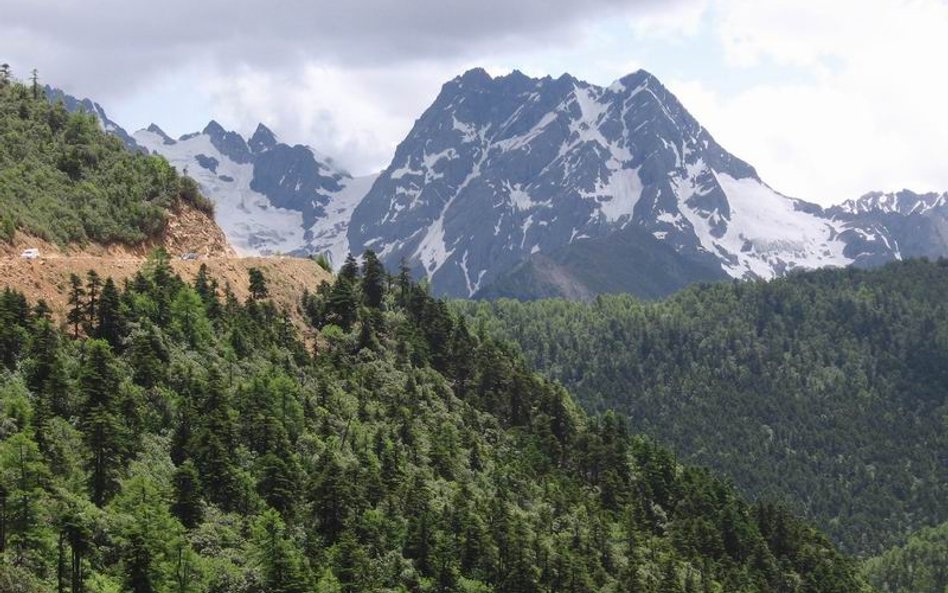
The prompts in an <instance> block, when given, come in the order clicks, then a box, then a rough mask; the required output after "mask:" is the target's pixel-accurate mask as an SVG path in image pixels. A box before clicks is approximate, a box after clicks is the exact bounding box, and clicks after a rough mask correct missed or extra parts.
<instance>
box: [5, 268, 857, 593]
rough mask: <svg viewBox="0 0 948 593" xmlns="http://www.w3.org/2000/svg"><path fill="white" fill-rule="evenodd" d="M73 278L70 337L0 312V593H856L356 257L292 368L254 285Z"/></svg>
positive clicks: (758, 518) (768, 522) (840, 577)
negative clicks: (238, 291)
mask: <svg viewBox="0 0 948 593" xmlns="http://www.w3.org/2000/svg"><path fill="white" fill-rule="evenodd" d="M76 280H77V282H76V287H77V288H76V289H75V298H74V299H73V300H74V303H75V306H74V308H73V311H72V312H71V314H70V317H69V318H70V321H71V323H70V326H69V328H68V333H65V332H64V331H61V330H59V329H57V328H56V327H55V325H54V324H52V323H51V322H50V321H49V319H48V318H47V317H46V315H47V314H46V310H45V308H44V307H43V306H42V305H39V304H33V303H26V302H25V301H24V299H23V298H22V297H21V296H19V295H18V294H16V293H13V292H9V291H7V292H5V293H3V294H2V296H0V320H2V323H0V364H2V368H3V372H2V375H0V477H2V480H0V485H2V488H0V526H2V529H0V533H2V534H3V537H2V538H0V590H2V591H23V592H52V591H71V592H73V593H76V592H78V591H85V592H86V593H100V592H101V593H106V592H119V591H130V592H134V593H147V592H168V593H176V592H181V591H185V592H198V591H200V592H205V591H206V592H247V593H251V592H254V593H263V592H268V593H302V592H315V591H318V592H346V593H354V592H357V591H358V592H363V591H378V592H382V591H404V592H408V591H412V592H414V591H418V592H426V591H432V592H434V591H438V592H443V591H463V592H489V591H496V592H498V593H499V592H504V593H519V592H546V591H574V592H587V591H616V592H619V591H622V592H629V591H644V592H656V593H666V592H668V593H673V592H691V591H711V592H723V591H747V592H754V591H760V592H771V591H800V592H812V593H817V592H836V593H852V592H854V591H863V590H867V587H866V586H865V585H864V584H863V582H862V581H861V580H860V579H859V577H858V576H856V575H857V570H856V566H855V564H854V563H853V562H852V561H850V560H847V559H846V558H845V557H843V556H842V555H841V554H840V553H839V552H837V551H836V550H835V549H834V548H833V546H832V545H831V544H830V543H829V542H828V540H827V539H826V538H825V537H824V536H822V535H820V534H819V533H818V532H817V531H815V530H814V529H813V528H811V527H809V526H807V525H806V524H804V523H802V522H801V521H799V520H798V519H795V518H794V517H793V516H792V515H790V514H789V513H788V512H787V511H785V510H783V509H781V508H780V507H777V506H774V505H771V504H760V505H749V504H747V503H745V502H743V501H742V500H741V499H740V497H739V496H738V495H737V494H736V493H735V491H734V490H733V489H732V488H731V487H730V486H728V485H727V484H726V483H725V482H722V481H721V480H718V479H716V478H714V477H712V476H711V475H709V473H708V472H707V471H705V470H701V469H697V468H694V467H690V466H685V465H681V464H679V463H678V462H677V461H676V460H675V458H674V457H673V456H672V454H671V453H669V452H668V451H667V450H665V449H662V448H660V447H658V446H656V445H654V444H652V443H651V442H650V441H649V440H647V439H645V438H642V437H635V436H631V435H630V434H629V430H628V427H627V426H626V424H625V423H624V422H623V421H622V420H620V418H619V417H617V416H613V415H605V416H603V417H602V418H600V419H597V420H591V419H589V418H587V417H586V416H585V415H584V414H583V413H582V412H581V411H580V410H579V409H578V408H577V407H576V406H574V404H573V402H572V400H571V399H570V398H569V396H568V395H567V394H566V392H565V391H563V390H562V389H561V388H559V387H557V386H555V385H553V384H552V383H550V382H549V381H546V380H544V379H541V378H540V377H539V376H537V375H535V374H533V373H531V372H530V371H528V370H527V367H526V366H525V364H524V362H523V361H522V360H521V359H520V358H519V357H518V356H517V355H515V354H513V353H512V352H511V351H510V350H509V349H507V348H506V347H504V346H503V345H501V344H500V343H498V342H496V341H494V340H492V339H490V338H488V337H485V336H482V335H478V334H477V333H476V332H471V331H469V330H468V328H467V325H466V324H465V323H464V321H463V319H460V318H458V317H456V316H455V315H453V314H451V313H450V312H449V310H448V307H447V305H446V304H445V303H443V302H440V301H436V300H434V299H432V298H431V297H429V296H428V294H427V292H426V291H425V290H424V289H423V288H420V287H419V286H416V285H413V284H411V283H410V282H409V281H408V279H407V276H402V277H400V278H398V279H390V278H387V277H386V276H385V274H384V273H383V272H382V271H381V270H380V268H379V266H378V264H377V261H376V260H375V259H374V258H373V257H371V256H369V257H368V258H367V260H366V265H365V267H364V268H363V269H362V270H360V269H359V268H357V267H356V265H355V263H354V262H352V261H350V262H349V263H348V264H347V265H346V266H345V267H344V268H343V269H342V271H341V272H340V274H339V276H338V278H337V279H336V281H335V282H334V284H333V285H332V286H330V285H328V284H323V285H322V286H321V287H319V288H318V290H315V292H313V293H312V294H310V295H307V296H306V298H305V299H304V303H303V312H304V313H305V315H306V316H307V318H309V319H310V320H311V321H312V323H313V324H314V326H315V327H317V328H319V330H320V337H319V339H318V340H316V341H315V342H313V341H311V342H310V343H309V345H308V346H307V345H304V343H303V342H301V341H300V339H299V337H298V336H297V334H296V333H295V330H294V329H293V326H292V325H291V323H290V322H289V320H288V318H287V316H286V314H285V313H282V312H280V311H278V310H276V309H275V308H274V306H273V305H272V304H271V303H270V301H269V300H268V299H267V293H268V287H267V281H266V278H265V277H264V276H263V275H261V274H258V273H254V274H252V277H251V278H250V279H249V280H250V281H251V282H252V284H251V289H252V294H253V297H252V298H251V299H250V300H248V302H246V303H239V302H237V301H236V299H235V298H234V297H233V295H232V294H231V293H230V292H229V291H227V290H226V289H225V290H223V291H222V290H221V289H220V287H218V286H216V285H215V283H214V282H213V280H212V279H209V278H207V276H206V275H204V274H202V275H200V276H199V277H198V278H197V280H196V281H195V283H194V285H193V286H192V285H187V284H185V283H183V282H182V281H181V280H179V279H177V278H175V277H173V276H172V275H171V272H170V269H169V267H168V264H167V260H166V259H164V258H162V257H157V258H155V259H153V260H152V261H151V262H150V263H149V264H148V265H147V266H146V268H145V270H144V271H143V272H142V273H140V274H139V275H138V276H137V277H135V278H134V279H132V281H130V282H129V283H128V284H127V286H125V287H123V288H118V287H116V286H115V285H114V284H112V283H111V282H108V281H106V282H105V283H103V282H102V281H101V279H98V278H95V277H92V278H90V279H89V281H88V286H87V289H85V290H84V294H82V292H81V291H80V290H79V289H80V288H82V285H83V282H78V279H76ZM315 288H316V287H314V289H315ZM93 294H94V295H95V298H93V296H92V295H93ZM73 332H76V333H77V334H78V335H79V336H80V337H79V338H73V337H72V335H73ZM83 336H88V337H83ZM314 351H317V352H318V354H317V355H316V356H314Z"/></svg>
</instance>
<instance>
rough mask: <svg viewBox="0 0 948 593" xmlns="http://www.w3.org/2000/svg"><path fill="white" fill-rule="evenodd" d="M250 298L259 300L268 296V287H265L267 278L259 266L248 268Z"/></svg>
mask: <svg viewBox="0 0 948 593" xmlns="http://www.w3.org/2000/svg"><path fill="white" fill-rule="evenodd" d="M249 276H250V298H251V299H253V300H255V301H260V300H263V299H265V298H267V297H268V296H270V289H269V288H268V287H267V278H266V276H264V275H263V272H262V271H261V270H260V268H250V271H249Z"/></svg>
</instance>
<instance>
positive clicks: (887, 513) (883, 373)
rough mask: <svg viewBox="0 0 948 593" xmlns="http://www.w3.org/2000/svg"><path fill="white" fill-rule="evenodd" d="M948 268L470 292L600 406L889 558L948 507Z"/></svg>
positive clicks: (470, 307)
mask: <svg viewBox="0 0 948 593" xmlns="http://www.w3.org/2000/svg"><path fill="white" fill-rule="evenodd" d="M946 293H948V263H946V262H938V263H930V262H926V261H909V262H904V263H898V264H893V265H890V266H888V267H886V268H884V269H879V270H874V271H863V270H855V269H847V270H823V271H817V272H812V273H807V274H793V275H791V276H789V277H787V278H784V279H781V280H777V281H773V282H742V283H733V284H715V285H709V286H697V287H693V288H690V289H688V290H685V291H684V292H681V293H679V294H677V295H676V296H674V297H672V298H669V299H668V300H666V301H663V302H658V303H645V302H641V301H638V300H636V299H634V298H632V297H629V296H602V297H599V298H597V299H596V300H595V301H594V302H592V303H588V304H583V303H576V302H567V301H562V300H549V301H540V302H532V303H519V302H515V301H506V300H502V301H497V302H494V303H457V308H458V309H460V310H463V311H465V312H467V313H468V314H469V315H470V316H472V317H473V319H474V320H473V321H472V324H475V325H477V326H483V327H484V328H486V329H488V330H489V333H491V334H492V335H495V336H498V337H500V338H504V339H509V340H512V341H513V342H515V343H516V344H517V345H519V347H520V348H522V350H523V352H524V354H525V355H526V357H527V359H528V360H529V361H530V362H531V363H532V364H534V365H535V366H536V368H538V369H541V370H542V372H543V373H545V374H546V376H548V377H550V378H552V379H554V380H557V381H559V382H561V383H562V384H563V385H565V386H566V387H567V388H568V389H570V390H571V391H572V392H573V393H574V394H575V395H576V397H577V398H578V400H579V401H580V402H581V403H582V404H583V405H584V407H586V408H587V409H588V410H590V411H592V412H602V411H604V410H609V409H615V410H617V411H621V412H623V413H625V414H627V415H628V416H629V417H630V419H631V421H632V424H633V426H635V427H636V429H637V430H639V431H642V432H644V433H646V434H648V435H650V436H652V437H654V438H656V439H657V440H658V441H660V442H663V443H667V444H669V445H671V446H673V447H674V448H675V450H676V451H678V452H680V453H681V454H683V455H684V456H685V458H686V459H687V460H688V461H690V462H692V463H697V464H700V465H704V466H710V467H712V468H715V469H716V470H719V471H721V472H722V473H724V474H725V475H728V476H730V477H731V478H733V480H734V481H735V483H736V484H737V485H738V486H739V487H740V488H741V489H742V490H743V491H744V492H745V493H746V494H749V495H751V496H753V497H763V498H771V499H778V500H784V501H786V502H787V503H788V504H790V505H791V506H792V507H793V508H795V509H796V510H798V511H800V512H806V513H807V514H808V515H809V516H810V517H812V518H814V519H815V520H817V521H818V523H819V525H820V526H821V527H822V528H823V529H825V530H826V531H827V532H828V533H830V534H831V535H832V536H833V538H834V539H835V540H836V541H837V542H838V543H840V544H841V545H843V546H844V547H845V548H847V549H849V550H851V551H855V552H859V553H876V552H877V551H879V550H881V549H883V548H884V547H886V546H888V545H892V544H893V543H895V542H898V541H900V540H901V539H902V538H904V537H906V536H907V535H908V533H909V532H910V531H912V530H914V529H917V528H919V527H920V526H922V525H925V524H929V523H937V522H939V521H944V520H946V519H948V465H946V464H945V459H944V454H945V451H948V431H946V430H945V424H944V419H945V418H946V417H948V416H946V414H948V400H946V398H945V386H946V385H948V302H946V301H945V298H944V295H945V294H946Z"/></svg>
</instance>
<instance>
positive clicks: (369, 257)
mask: <svg viewBox="0 0 948 593" xmlns="http://www.w3.org/2000/svg"><path fill="white" fill-rule="evenodd" d="M386 284H387V278H386V274H385V268H383V267H382V264H381V262H379V259H378V257H376V255H375V252H374V251H372V250H371V249H367V250H366V251H365V253H364V254H362V295H363V298H364V300H365V305H366V306H367V307H369V308H371V309H381V308H382V301H383V299H384V298H385V288H386Z"/></svg>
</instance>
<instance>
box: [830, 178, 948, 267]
mask: <svg viewBox="0 0 948 593" xmlns="http://www.w3.org/2000/svg"><path fill="white" fill-rule="evenodd" d="M827 214H829V215H830V216H832V217H833V218H835V219H837V220H840V221H845V224H846V227H847V231H844V232H846V233H853V234H855V235H857V236H855V237H853V239H852V240H850V241H849V242H848V245H847V255H848V256H849V257H852V258H853V259H854V260H855V262H856V264H857V265H863V266H869V265H877V264H879V263H884V262H886V261H891V260H893V259H904V258H910V257H928V258H932V259H937V258H939V257H945V256H948V193H943V194H938V193H927V194H917V193H915V192H912V191H909V190H902V191H900V192H895V193H883V192H874V193H869V194H866V195H864V196H862V197H861V198H859V199H856V200H847V201H846V202H843V203H842V204H840V205H838V206H834V207H832V208H829V209H828V210H827Z"/></svg>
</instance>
